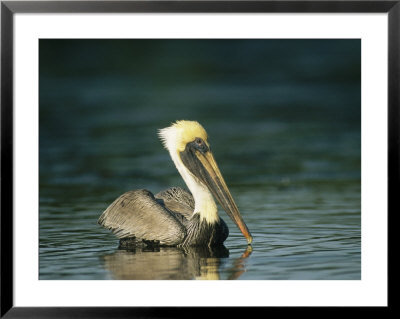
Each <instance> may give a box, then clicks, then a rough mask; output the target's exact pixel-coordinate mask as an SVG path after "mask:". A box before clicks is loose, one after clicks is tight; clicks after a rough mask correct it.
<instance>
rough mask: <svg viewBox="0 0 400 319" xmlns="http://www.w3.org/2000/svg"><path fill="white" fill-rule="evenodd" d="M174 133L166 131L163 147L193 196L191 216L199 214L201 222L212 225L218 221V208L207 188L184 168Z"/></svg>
mask: <svg viewBox="0 0 400 319" xmlns="http://www.w3.org/2000/svg"><path fill="white" fill-rule="evenodd" d="M174 133H175V131H172V130H169V131H167V134H168V135H169V136H168V139H166V138H165V137H164V141H165V143H164V145H165V147H166V148H167V149H168V151H169V154H170V155H171V158H172V160H173V162H174V164H175V166H176V168H177V170H178V172H179V173H180V174H181V176H182V178H183V180H184V181H185V183H186V185H187V187H188V188H189V190H190V192H191V193H192V195H193V198H194V203H195V208H194V211H193V214H196V213H198V214H200V219H201V220H206V221H207V222H209V223H214V222H216V221H218V219H219V216H218V208H217V205H216V204H215V201H214V198H213V196H212V195H211V193H210V191H209V190H208V188H207V187H206V186H205V185H204V184H203V183H201V182H200V181H199V180H198V179H197V178H195V177H194V176H193V174H192V173H190V171H189V170H188V169H187V168H186V166H185V165H184V164H183V163H182V160H181V158H180V157H179V155H178V153H177V151H176V145H175V141H176V138H175V136H173V135H174Z"/></svg>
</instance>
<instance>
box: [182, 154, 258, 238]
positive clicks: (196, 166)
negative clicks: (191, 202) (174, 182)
mask: <svg viewBox="0 0 400 319" xmlns="http://www.w3.org/2000/svg"><path fill="white" fill-rule="evenodd" d="M190 153H191V154H190V156H184V157H183V158H182V160H184V162H186V163H185V165H186V166H187V167H188V169H189V170H190V171H191V172H192V174H194V175H195V176H196V177H197V178H199V179H200V180H201V181H202V182H203V183H204V184H205V185H206V186H207V187H208V188H209V190H210V191H211V193H212V194H213V195H214V197H215V198H216V199H217V200H218V202H219V203H220V204H221V206H222V207H223V209H224V210H225V211H226V213H227V214H228V216H229V217H230V218H231V219H232V220H233V222H234V223H235V224H236V225H237V226H238V227H239V229H240V231H241V232H242V234H243V235H244V237H246V239H247V243H248V244H249V245H250V244H251V242H252V241H253V237H252V236H251V234H250V232H249V229H248V228H247V226H246V224H245V222H244V221H243V219H242V216H241V215H240V213H239V209H238V207H237V206H236V203H235V201H234V200H233V198H232V195H231V193H230V192H229V189H228V186H227V185H226V183H225V180H224V178H223V177H222V174H221V172H220V170H219V168H218V165H217V163H216V162H215V159H214V156H213V154H212V153H211V151H207V152H205V153H202V152H200V151H198V150H196V151H194V152H190ZM188 157H190V159H189V158H188Z"/></svg>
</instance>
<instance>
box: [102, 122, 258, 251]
mask: <svg viewBox="0 0 400 319" xmlns="http://www.w3.org/2000/svg"><path fill="white" fill-rule="evenodd" d="M159 136H160V138H161V140H162V142H163V144H164V147H165V148H166V149H167V150H168V151H169V154H170V155H171V158H172V161H173V162H174V164H175V166H176V168H177V169H178V171H179V173H180V174H181V176H182V178H183V180H184V181H185V183H186V185H187V187H188V188H189V190H190V193H189V192H187V191H185V190H184V189H182V188H179V187H172V188H169V189H167V190H165V191H162V192H160V193H158V194H156V195H155V196H154V195H153V194H152V193H151V192H149V191H147V190H144V189H141V190H133V191H129V192H127V193H125V194H122V195H121V196H120V197H119V198H117V199H116V200H115V201H114V202H113V203H112V204H111V205H110V206H109V207H108V208H107V209H106V210H105V211H104V212H103V214H102V215H101V216H100V218H99V220H98V222H99V224H100V225H102V226H103V227H105V228H107V229H110V230H112V231H113V233H114V234H115V235H116V236H117V237H118V238H119V239H120V246H122V247H127V246H139V245H140V246H143V245H144V246H146V245H147V246H179V247H187V246H208V247H214V246H218V245H222V244H223V242H224V241H225V239H226V238H227V237H228V234H229V230H228V226H227V225H226V224H225V222H224V221H223V220H222V219H221V218H220V217H219V215H218V209H217V205H216V204H215V201H214V199H213V196H214V197H215V198H216V199H217V200H218V202H219V203H220V204H221V206H222V207H223V209H224V210H225V211H226V213H227V214H228V216H229V217H230V218H231V219H232V220H233V222H234V223H235V224H236V225H237V226H238V227H239V229H240V231H241V232H242V233H243V235H244V236H245V238H246V239H247V243H248V244H249V245H250V244H251V242H252V236H251V235H250V232H249V230H248V229H247V226H246V224H245V223H244V221H243V219H242V217H241V215H240V213H239V210H238V208H237V206H236V204H235V202H234V200H233V198H232V196H231V194H230V192H229V190H228V187H227V185H226V183H225V181H224V179H223V177H222V175H221V172H220V170H219V168H218V166H217V163H216V162H215V159H214V156H213V154H212V153H211V148H210V144H209V143H208V138H207V133H206V131H205V130H204V128H203V127H202V126H201V125H200V124H199V123H198V122H195V121H177V122H176V123H174V124H172V125H171V126H170V127H167V128H164V129H161V130H159Z"/></svg>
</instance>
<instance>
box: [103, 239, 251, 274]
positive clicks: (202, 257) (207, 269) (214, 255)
mask: <svg viewBox="0 0 400 319" xmlns="http://www.w3.org/2000/svg"><path fill="white" fill-rule="evenodd" d="M251 251H252V248H251V245H248V246H247V248H246V250H245V251H244V253H243V254H242V255H241V256H240V257H237V258H235V259H233V260H229V261H228V257H229V251H228V249H227V248H225V246H223V245H221V246H215V247H207V246H185V247H160V246H156V247H154V246H153V247H135V248H130V249H118V250H116V251H114V252H112V253H110V254H106V255H103V256H102V257H101V259H102V262H103V265H104V268H105V269H106V270H107V271H108V273H109V274H110V276H111V278H112V279H116V280H136V279H139V280H192V279H196V280H219V279H227V280H234V279H238V278H239V277H240V276H241V275H242V274H243V273H244V272H246V259H247V257H248V256H249V255H250V254H251Z"/></svg>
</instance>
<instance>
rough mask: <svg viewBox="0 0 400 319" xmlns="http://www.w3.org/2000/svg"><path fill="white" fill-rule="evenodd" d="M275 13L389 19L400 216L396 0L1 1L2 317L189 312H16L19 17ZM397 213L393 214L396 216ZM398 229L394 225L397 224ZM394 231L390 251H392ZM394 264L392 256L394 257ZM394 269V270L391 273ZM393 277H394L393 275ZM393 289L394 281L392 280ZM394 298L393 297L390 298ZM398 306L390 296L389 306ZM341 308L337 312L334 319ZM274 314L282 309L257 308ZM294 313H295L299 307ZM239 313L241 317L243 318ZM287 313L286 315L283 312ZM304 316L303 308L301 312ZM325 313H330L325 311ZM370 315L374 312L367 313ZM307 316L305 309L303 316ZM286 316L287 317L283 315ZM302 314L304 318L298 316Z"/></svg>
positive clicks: (399, 21)
mask: <svg viewBox="0 0 400 319" xmlns="http://www.w3.org/2000/svg"><path fill="white" fill-rule="evenodd" d="M121 12H159V13H167V12H169V13H192V12H197V13H200V12H217V13H223V12H246V13H255V12H269V13H291V12H293V13H387V14H388V35H389V38H388V45H389V47H388V203H389V209H388V212H387V213H388V218H389V223H388V225H390V224H391V223H390V215H393V213H398V211H399V205H398V200H397V195H398V194H397V190H398V189H399V177H400V174H399V144H400V134H399V132H400V130H399V126H398V120H399V118H400V108H399V105H400V103H399V102H400V93H399V88H400V76H399V75H400V54H399V53H400V0H396V1H369V0H360V1H345V0H342V1H279V0H275V1H97V0H94V1H1V317H5V318H54V317H56V318H70V317H73V318H106V317H112V318H128V317H130V318H131V317H151V318H153V317H154V318H159V317H163V318H175V317H187V316H188V313H189V312H192V311H193V310H191V309H188V308H185V307H170V308H168V307H167V308H165V307H164V308H158V307H156V308H145V307H143V308H142V307H139V308H137V307H136V308H131V307H119V308H113V307H102V308H98V307H85V308H80V307H67V308H58V307H57V308H53V307H34V308H24V307H14V302H13V293H14V291H13V160H14V159H13V19H14V14H16V13H121ZM390 212H392V214H390ZM392 224H393V223H392ZM392 234H393V232H389V238H388V244H389V245H388V247H389V251H390V248H391V246H390V242H391V241H390V236H393V235H392ZM388 261H389V262H390V260H389V255H388ZM388 270H389V269H388ZM389 274H390V273H389ZM387 284H388V287H389V284H390V282H389V281H388V283H387ZM260 293H262V292H260ZM388 295H389V294H388ZM391 304H392V302H391V298H390V295H389V298H388V307H383V308H384V309H390V306H391ZM337 309H338V308H335V309H331V310H330V313H332V314H333V315H334V314H335V313H336V311H337ZM260 310H261V311H262V312H266V311H268V312H272V311H277V308H268V309H266V308H261V309H260V308H252V309H251V311H252V312H253V311H254V312H255V311H260ZM290 310H294V309H293V307H291V308H290ZM238 311H239V313H238ZM242 311H245V312H246V314H243V315H246V316H249V314H248V311H249V310H248V309H226V308H212V309H211V308H206V307H205V308H200V309H196V312H195V313H196V315H210V314H212V316H218V315H221V316H224V317H226V316H228V315H230V312H234V313H235V314H241V313H240V312H242ZM279 311H281V310H279ZM296 311H299V309H296ZM322 311H325V309H322ZM367 311H370V310H367ZM303 312H304V313H305V309H304V308H302V309H301V310H300V313H303ZM280 314H281V313H280ZM296 315H299V313H296Z"/></svg>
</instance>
